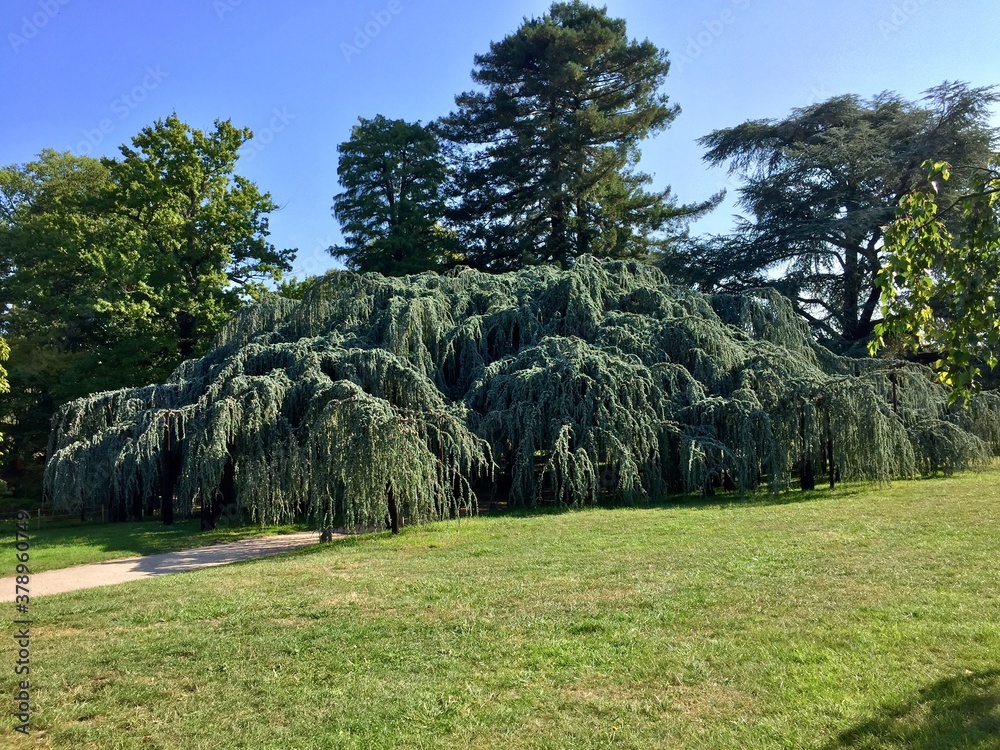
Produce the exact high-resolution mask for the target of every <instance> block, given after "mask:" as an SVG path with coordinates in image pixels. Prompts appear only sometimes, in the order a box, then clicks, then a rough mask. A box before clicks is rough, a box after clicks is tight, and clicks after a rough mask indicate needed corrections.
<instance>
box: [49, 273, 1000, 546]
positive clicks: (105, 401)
mask: <svg viewBox="0 0 1000 750" xmlns="http://www.w3.org/2000/svg"><path fill="white" fill-rule="evenodd" d="M946 402H947V392H946V390H945V389H944V388H943V387H942V386H940V385H937V384H935V383H934V382H933V379H932V373H931V372H930V371H929V370H927V369H926V368H923V367H921V366H918V365H915V364H908V363H901V362H895V361H884V360H874V359H868V360H857V359H846V358H840V357H837V356H835V355H833V354H831V353H830V352H829V351H827V350H826V349H824V348H822V347H820V346H818V345H816V344H815V343H814V342H813V340H812V339H811V338H810V336H809V333H808V330H807V327H806V325H805V323H803V322H802V321H801V320H800V319H799V318H798V317H797V316H796V315H795V313H794V311H793V309H792V307H791V306H790V305H789V304H788V303H787V302H785V301H784V300H783V299H782V298H780V297H779V296H777V295H776V294H773V293H760V294H747V295H743V296H723V295H719V296H709V295H704V294H700V293H697V292H693V291H691V290H689V289H687V288H681V287H674V286H671V285H670V284H669V283H668V282H667V280H666V279H665V278H664V277H663V275H662V274H661V273H660V272H659V271H657V270H656V269H654V268H651V267H649V266H646V265H643V264H641V263H638V262H635V261H603V262H602V261H598V260H596V259H594V258H592V257H589V256H587V257H584V258H582V259H581V260H580V261H579V262H578V263H577V264H576V265H575V266H574V267H573V268H572V269H570V270H558V269H555V268H553V267H535V268H530V269H527V270H523V271H520V272H514V273H507V274H501V275H488V274H484V273H480V272H477V271H472V270H469V269H459V270H456V271H453V272H451V273H449V274H448V275H437V274H434V273H425V274H421V275H418V276H409V277H405V278H396V279H394V278H385V277H382V276H379V275H376V274H366V275H358V274H354V273H351V272H331V273H329V274H327V275H326V276H325V277H324V278H322V279H320V280H318V281H317V282H316V283H315V284H313V285H312V286H311V287H309V288H308V289H307V290H306V293H305V295H304V298H303V299H302V300H301V301H300V302H293V301H289V300H281V299H279V300H272V301H266V302H262V303H260V304H258V305H256V306H254V307H250V308H247V309H245V310H244V311H243V312H242V313H241V314H239V315H238V316H237V317H236V318H234V319H233V320H232V321H231V322H230V323H229V324H228V325H227V326H226V328H225V329H224V330H223V332H222V333H221V334H220V337H219V339H218V341H217V348H216V349H215V350H214V351H212V352H211V353H210V354H208V355H207V356H205V357H203V358H201V359H194V360H189V361H187V362H185V363H184V364H183V365H181V366H180V367H179V368H178V369H177V370H176V371H175V372H174V374H173V375H172V377H171V378H170V379H169V381H168V382H167V383H165V384H163V385H157V386H149V387H146V388H140V389H133V390H121V391H113V392H107V393H102V394H97V395H94V396H91V397H89V398H85V399H80V400H77V401H74V402H71V403H70V404H68V405H67V406H65V407H64V408H63V409H61V411H60V412H59V413H58V414H57V415H56V418H55V421H54V430H53V433H52V437H51V443H50V450H49V454H50V456H51V459H50V461H49V464H48V467H47V474H46V486H47V491H48V493H49V495H50V497H51V498H52V499H53V500H54V502H55V504H56V505H57V506H58V507H62V508H79V507H86V506H94V505H100V504H102V503H108V504H109V506H110V509H111V511H112V514H113V515H118V516H119V517H125V516H127V515H135V514H138V513H141V512H148V510H149V509H150V507H151V506H152V507H157V506H158V505H159V500H158V499H157V496H158V495H163V496H164V497H167V498H169V500H170V502H169V509H168V508H167V505H164V515H165V516H169V514H172V512H173V510H174V508H176V509H177V510H178V511H179V512H180V513H182V514H186V513H190V512H193V511H194V509H195V508H196V507H198V506H201V507H202V508H203V509H204V510H203V512H206V513H208V514H211V513H213V512H215V513H217V512H218V507H219V506H220V505H221V504H223V503H230V502H234V503H237V504H238V506H239V507H240V508H241V509H242V510H243V511H245V512H246V513H247V514H248V515H249V516H250V517H251V518H253V519H255V520H260V521H281V520H287V519H290V518H293V517H306V518H310V519H312V520H313V521H314V522H315V523H316V524H317V525H319V526H323V527H326V526H341V525H343V526H355V525H369V524H382V523H384V522H385V519H386V517H387V515H388V516H391V517H393V518H395V519H403V520H408V521H410V522H419V521H422V520H426V519H433V518H440V517H444V516H447V515H449V514H455V513H456V512H459V510H460V509H463V508H472V507H473V506H475V504H476V500H477V492H478V493H479V494H480V496H484V495H486V496H488V495H490V494H492V495H495V496H500V497H502V498H504V499H507V500H509V502H510V504H511V505H512V506H533V505H536V504H538V503H542V502H553V501H554V502H559V503H566V504H585V503H593V502H595V501H598V500H601V499H615V498H618V499H630V498H636V497H644V496H653V497H655V496H658V495H661V494H662V493H666V492H670V491H694V492H699V491H703V490H706V489H708V488H710V487H711V486H713V485H714V484H718V483H725V484H727V485H730V486H735V487H737V488H739V489H740V490H749V489H752V488H755V487H758V486H760V485H766V486H768V487H769V488H770V489H772V490H781V489H783V488H786V487H789V486H790V485H792V484H793V481H794V477H795V473H796V472H798V473H799V474H801V476H802V477H803V479H804V480H808V479H809V478H810V477H811V476H812V474H813V473H814V472H819V471H825V472H827V473H828V474H829V476H830V478H831V480H832V479H833V478H836V477H838V476H839V477H841V478H843V479H854V478H866V479H870V480H875V481H887V480H890V479H892V478H894V477H902V476H909V475H912V474H914V473H915V472H918V471H923V472H930V471H937V470H944V471H950V470H953V469H958V468H961V467H966V466H970V465H975V464H977V463H980V462H982V461H984V460H985V459H986V458H987V457H988V455H989V454H990V453H991V451H992V452H997V451H998V450H1000V420H998V419H997V416H998V413H1000V399H998V398H997V397H996V396H995V395H989V394H980V395H979V396H977V397H976V398H975V399H973V401H972V402H971V404H970V406H969V408H968V409H966V410H961V411H959V410H953V409H949V408H948V406H947V403H946ZM175 480H176V481H175Z"/></svg>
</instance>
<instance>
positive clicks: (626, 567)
mask: <svg viewBox="0 0 1000 750" xmlns="http://www.w3.org/2000/svg"><path fill="white" fill-rule="evenodd" d="M998 480H1000V473H998V472H996V471H993V472H990V473H986V474H979V475H975V474H970V475H966V476H962V477H956V478H949V479H936V480H929V481H921V482H900V483H898V484H896V485H894V486H893V487H892V488H891V489H883V490H859V489H857V488H847V489H846V490H840V489H838V490H837V491H836V492H833V493H831V492H829V491H826V492H824V491H817V492H815V493H812V494H810V495H809V496H807V497H806V499H804V500H803V501H801V502H782V501H781V499H780V498H779V499H778V500H774V499H770V500H769V499H759V500H755V501H748V502H744V503H734V504H730V505H727V504H725V503H724V502H719V503H712V502H701V503H696V504H691V505H687V506H685V505H680V506H666V505H665V506H662V507H646V508H637V509H620V510H588V511H579V512H569V513H563V514H551V515H527V516H501V517H482V518H478V519H474V520H463V521H462V522H461V524H458V523H455V522H450V523H443V524H437V525H434V526H429V527H424V528H414V529H407V530H405V531H404V533H402V534H401V535H399V536H398V537H391V536H388V535H376V536H368V537H361V538H352V539H348V540H345V541H341V542H336V543H333V544H330V545H324V546H322V547H316V548H311V549H309V550H303V551H300V552H297V553H291V554H288V555H283V556H280V557H276V558H270V559H266V560H258V561H252V562H247V563H240V564H238V565H235V566H232V567H229V568H215V569H210V570H203V571H198V572H193V573H185V574H182V575H175V576H165V577H162V578H157V579H153V580H148V581H139V582H134V583H128V584H124V585H120V586H115V587H109V588H104V589H91V590H88V591H81V592H77V593H72V594H63V595H60V596H57V597H52V598H49V599H40V600H38V601H37V602H35V603H34V604H33V616H34V625H33V630H32V653H31V658H32V662H31V669H32V672H31V682H32V690H33V694H32V695H33V700H34V725H33V733H32V735H31V736H30V737H28V738H23V737H20V736H16V735H15V734H14V733H13V731H12V727H13V724H14V720H13V718H11V713H13V710H12V709H5V710H4V712H3V715H4V717H5V718H4V719H3V726H2V728H0V745H5V746H10V747H12V748H27V747H53V748H101V749H102V750H107V749H112V748H171V749H173V748H215V747H226V748H254V749H259V748H296V749H301V748H341V747H343V748H435V747H456V748H457V747H462V748H469V747H472V748H504V749H505V750H507V749H513V748H528V747H530V748H607V747H611V748H618V747H620V748H727V749H729V748H733V749H738V750H742V749H744V748H821V749H823V750H836V749H840V748H918V749H919V750H938V749H943V748H951V749H953V748H982V749H985V748H998V747H1000V595H998V579H1000V576H998V571H997V567H998V564H1000V555H998V553H1000V507H998V503H997V500H998V491H997V482H998ZM792 497H795V498H799V497H802V496H801V495H793V496H789V498H792ZM10 627H11V626H10V625H8V628H10ZM0 643H2V644H3V645H2V646H0V664H3V665H4V666H3V668H2V675H3V677H2V679H0V688H2V690H3V693H4V694H5V695H8V696H12V695H13V694H14V689H13V686H14V682H13V680H14V678H13V675H12V672H13V669H12V667H10V666H9V665H12V664H13V661H14V653H13V651H12V649H11V639H10V638H9V637H8V638H3V639H0ZM12 702H13V701H12V699H9V700H8V705H11V704H12Z"/></svg>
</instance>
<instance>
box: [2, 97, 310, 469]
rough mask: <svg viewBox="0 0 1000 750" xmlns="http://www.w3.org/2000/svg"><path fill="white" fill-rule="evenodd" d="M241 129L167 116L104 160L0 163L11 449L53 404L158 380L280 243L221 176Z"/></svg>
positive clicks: (33, 442)
mask: <svg viewBox="0 0 1000 750" xmlns="http://www.w3.org/2000/svg"><path fill="white" fill-rule="evenodd" d="M249 137H250V133H249V131H246V130H239V129H236V128H234V127H233V126H232V125H231V124H230V123H228V122H217V123H216V127H215V130H214V132H211V133H209V134H205V133H202V132H201V131H199V130H193V129H191V128H189V127H188V126H187V125H185V124H183V123H181V122H180V121H179V120H178V119H177V117H176V116H172V117H169V118H167V119H166V120H165V121H161V122H157V123H155V124H154V125H153V126H151V127H147V128H145V129H143V130H142V131H141V132H140V133H139V135H137V136H136V137H135V138H134V139H133V141H132V146H131V147H128V146H123V147H122V155H121V157H120V158H118V159H105V160H102V161H98V160H95V159H90V158H87V157H76V156H73V155H71V154H68V153H56V152H54V151H44V152H42V154H40V155H39V158H38V159H37V160H36V161H34V162H31V163H28V164H25V165H14V166H10V167H6V168H4V169H2V170H0V270H2V278H0V294H2V301H3V303H4V306H3V308H2V310H0V328H2V331H0V332H2V334H3V335H5V336H7V338H8V342H9V343H10V346H11V359H10V363H9V369H10V379H11V385H12V389H11V392H10V393H9V394H6V395H4V396H2V397H0V411H2V418H3V419H4V420H5V421H6V422H7V423H8V424H10V425H11V426H10V431H11V434H12V437H13V442H14V445H15V448H16V451H17V456H16V458H19V459H20V460H21V461H22V462H27V461H29V460H30V459H31V457H32V456H34V455H35V454H37V453H38V452H39V451H41V450H42V449H43V448H44V446H45V436H46V434H47V432H48V425H49V420H50V418H51V415H52V413H53V412H54V411H55V409H56V407H57V406H58V405H59V404H60V403H63V402H65V401H66V400H69V399H72V398H77V397H79V396H82V395H84V394H87V393H92V392H95V391H101V390H107V389H114V388H121V387H123V386H135V385H141V384H143V383H148V382H151V381H154V380H161V379H163V378H164V377H165V376H166V375H167V374H168V373H169V372H170V371H171V370H172V369H173V368H174V367H176V366H177V365H178V364H179V363H180V362H181V361H182V360H183V359H186V358H188V357H191V356H193V355H195V354H197V353H200V352H201V351H203V350H204V347H205V346H206V345H207V342H208V341H210V340H211V337H212V336H214V334H215V333H216V331H217V330H218V328H219V327H220V326H221V325H222V323H223V322H224V320H225V319H226V318H227V317H228V316H229V315H230V314H231V313H232V312H233V311H234V310H236V309H237V308H239V307H240V306H242V305H243V304H244V303H245V301H246V300H247V299H249V298H250V297H251V296H252V294H256V293H259V292H260V291H261V289H263V286H262V283H261V282H262V281H263V280H264V279H267V278H268V277H271V278H279V277H280V274H281V272H282V271H283V270H284V269H286V268H287V267H288V261H289V258H290V253H289V252H288V251H277V250H275V249H274V248H273V247H272V246H271V245H270V244H269V243H268V242H267V218H266V215H267V213H268V212H269V211H271V210H273V209H274V204H273V203H272V202H271V200H270V197H269V196H268V195H266V194H261V193H260V191H259V190H258V189H257V187H256V186H255V185H254V184H253V183H251V182H250V181H248V180H246V179H245V178H243V177H240V176H239V175H236V174H235V172H234V166H235V162H236V157H237V151H238V149H239V147H240V145H242V144H243V143H244V142H245V141H246V140H247V139H248V138H249Z"/></svg>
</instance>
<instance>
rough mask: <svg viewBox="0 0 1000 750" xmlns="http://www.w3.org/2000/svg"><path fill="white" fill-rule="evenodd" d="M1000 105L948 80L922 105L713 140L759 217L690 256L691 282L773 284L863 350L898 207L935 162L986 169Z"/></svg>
mask: <svg viewBox="0 0 1000 750" xmlns="http://www.w3.org/2000/svg"><path fill="white" fill-rule="evenodd" d="M997 99H998V97H997V94H996V92H995V91H994V90H993V89H991V88H971V87H969V86H968V85H965V84H959V83H947V82H946V83H944V84H942V85H941V86H938V87H937V88H934V89H931V90H930V91H928V92H927V95H926V98H924V99H923V100H922V101H920V102H916V103H913V102H908V101H905V100H904V99H902V98H901V97H899V96H897V95H895V94H891V93H884V94H881V95H879V96H876V97H874V98H873V99H871V100H869V101H863V100H861V99H859V98H858V97H856V96H838V97H834V98H832V99H830V100H828V101H825V102H822V103H820V104H815V105H812V106H809V107H804V108H802V109H796V110H794V111H793V112H792V114H791V115H790V116H789V117H787V118H785V119H783V120H780V121H774V120H754V121H749V122H746V123H743V124H742V125H738V126H736V127H733V128H726V129H723V130H717V131H715V132H713V133H711V134H709V135H707V136H705V137H704V138H702V139H701V143H702V144H703V145H705V146H707V147H708V153H707V155H706V157H705V158H706V160H707V161H708V162H709V163H710V164H712V165H719V164H723V163H727V162H728V163H729V168H730V171H731V172H735V173H738V174H739V175H741V176H742V178H743V180H744V186H743V187H742V188H741V189H740V195H741V198H740V202H741V205H742V206H743V207H744V208H745V209H747V211H748V212H749V218H748V219H746V220H743V221H742V222H741V223H740V225H739V226H738V228H737V231H736V232H735V233H734V234H733V235H732V236H731V237H727V238H723V239H722V240H721V241H720V240H719V239H718V238H716V239H715V240H714V241H711V242H709V243H706V244H704V245H702V246H701V247H696V248H695V249H694V250H693V251H692V252H690V253H689V254H688V255H687V257H686V258H683V259H682V261H683V265H684V266H685V268H686V271H687V272H688V274H687V275H689V276H690V277H691V278H693V279H694V280H695V281H699V282H701V283H702V284H703V285H705V286H714V287H721V288H727V289H740V288H747V287H754V286H760V285H765V284H767V285H773V286H775V287H776V288H778V289H779V290H780V291H782V292H783V293H784V294H786V295H787V296H788V297H789V298H790V299H791V300H792V301H793V303H794V304H795V306H796V309H797V310H798V312H799V313H800V314H801V315H802V316H803V317H805V318H806V320H808V321H809V322H810V324H811V325H812V326H813V328H814V329H815V331H816V332H817V333H819V334H820V335H821V336H822V337H824V338H826V339H827V340H831V341H834V340H840V341H844V342H848V343H849V342H855V341H859V340H864V339H865V338H866V337H868V336H869V335H870V334H871V333H872V330H873V327H874V325H875V322H876V321H877V317H878V314H879V299H880V294H881V289H880V287H879V286H878V285H877V284H876V283H875V277H876V275H877V274H878V272H879V269H880V268H881V267H882V265H883V260H884V251H883V244H884V227H885V226H886V225H888V224H889V223H891V221H892V220H893V217H894V215H895V211H896V207H897V206H898V204H899V200H900V198H901V197H902V196H903V195H905V194H906V193H908V192H909V191H910V190H912V189H913V188H914V187H915V186H917V185H918V184H919V183H920V181H921V180H922V179H923V177H924V175H923V172H922V171H921V168H920V165H921V164H922V163H923V162H924V161H925V160H927V159H931V158H933V159H936V160H948V161H950V162H952V163H953V164H956V165H963V167H964V166H965V165H969V166H973V167H974V166H982V165H984V164H985V163H986V160H987V159H988V157H989V153H990V147H991V140H992V138H993V135H994V133H993V130H991V128H990V127H989V126H988V117H989V108H990V106H991V105H992V104H993V103H994V102H996V101H997ZM972 174H973V171H972V170H969V169H961V170H958V169H956V176H955V178H954V179H953V180H952V182H951V183H949V184H948V185H947V186H946V187H945V192H946V193H950V194H958V193H960V192H961V191H962V190H963V188H964V187H965V186H966V185H967V184H968V180H969V179H970V178H971V175H972ZM775 275H777V276H778V277H779V278H774V276H775Z"/></svg>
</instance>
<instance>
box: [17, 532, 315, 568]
mask: <svg viewBox="0 0 1000 750" xmlns="http://www.w3.org/2000/svg"><path fill="white" fill-rule="evenodd" d="M305 528H306V527H305V526H233V527H227V528H218V529H215V530H214V531H206V532H202V531H199V521H198V520H190V521H180V522H178V523H175V524H173V525H171V526H164V525H163V524H161V523H159V522H158V521H155V520H150V521H139V522H130V523H88V524H80V523H70V524H66V525H60V526H44V525H43V526H42V528H41V529H36V528H35V522H34V521H31V523H30V528H29V531H28V534H29V537H30V540H29V541H30V544H31V550H30V555H31V571H32V573H40V572H42V571H43V570H53V569H55V568H67V567H69V566H70V565H82V564H83V563H92V562H100V561H101V560H113V559H115V558H120V557H134V556H136V555H153V554H156V553H158V552H174V551H176V550H182V549H191V548H192V547H203V546H205V545H209V544H220V543H222V542H234V541H236V540H237V539H245V538H247V537H254V536H262V535H265V534H282V533H290V532H292V531H300V530H303V529H305ZM0 534H2V535H3V536H2V538H3V540H4V543H3V545H2V546H0V555H3V557H5V558H6V559H7V560H8V561H10V562H11V565H9V566H7V567H4V565H3V562H2V561H0V577H3V576H8V575H13V574H14V569H13V564H14V544H15V541H14V540H15V537H14V524H13V522H6V523H3V524H0ZM0 560H2V558H0Z"/></svg>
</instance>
